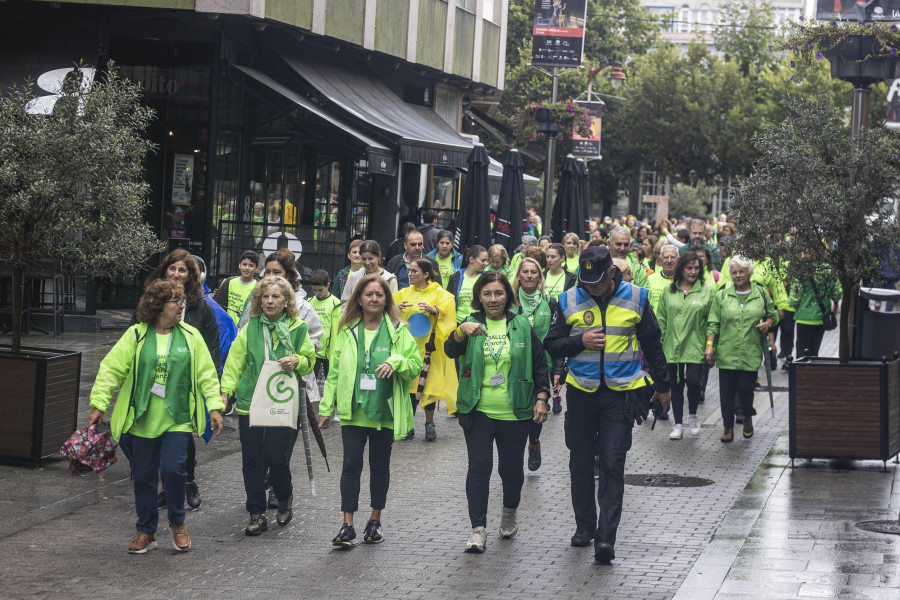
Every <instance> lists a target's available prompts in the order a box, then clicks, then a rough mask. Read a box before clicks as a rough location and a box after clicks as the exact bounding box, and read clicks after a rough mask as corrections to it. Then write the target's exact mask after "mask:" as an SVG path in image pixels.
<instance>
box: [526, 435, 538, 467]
mask: <svg viewBox="0 0 900 600" xmlns="http://www.w3.org/2000/svg"><path fill="white" fill-rule="evenodd" d="M540 468H541V442H540V440H538V441H537V442H535V443H533V444H528V470H529V471H537V470H538V469H540Z"/></svg>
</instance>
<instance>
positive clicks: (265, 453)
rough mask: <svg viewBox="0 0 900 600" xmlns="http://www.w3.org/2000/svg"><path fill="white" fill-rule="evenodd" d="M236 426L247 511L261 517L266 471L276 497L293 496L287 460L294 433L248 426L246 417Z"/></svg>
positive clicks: (272, 428)
mask: <svg viewBox="0 0 900 600" xmlns="http://www.w3.org/2000/svg"><path fill="white" fill-rule="evenodd" d="M238 424H239V427H240V436H241V459H242V462H243V474H244V491H245V492H246V494H247V503H246V508H247V512H248V513H250V514H251V515H260V514H262V513H264V512H266V485H265V479H266V469H268V470H269V484H270V485H271V486H272V487H273V488H274V489H275V496H276V497H278V498H281V499H285V500H286V499H287V498H290V497H291V494H293V493H294V487H293V485H292V484H291V465H290V461H291V446H292V443H293V442H292V440H293V439H295V437H294V435H295V434H294V430H293V429H292V428H290V427H250V416H249V415H240V416H239V417H238Z"/></svg>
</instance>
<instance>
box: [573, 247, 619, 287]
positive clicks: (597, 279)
mask: <svg viewBox="0 0 900 600" xmlns="http://www.w3.org/2000/svg"><path fill="white" fill-rule="evenodd" d="M612 264H613V262H612V257H611V256H610V255H609V248H607V247H606V246H588V247H587V248H585V249H584V252H582V253H581V256H580V257H579V258H578V280H579V281H580V282H581V283H586V284H588V285H594V284H597V283H602V282H603V280H604V279H606V274H607V273H609V268H610V267H611V266H612Z"/></svg>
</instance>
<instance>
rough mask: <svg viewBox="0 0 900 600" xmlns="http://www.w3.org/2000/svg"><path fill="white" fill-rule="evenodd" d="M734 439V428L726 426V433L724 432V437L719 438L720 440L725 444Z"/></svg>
mask: <svg viewBox="0 0 900 600" xmlns="http://www.w3.org/2000/svg"><path fill="white" fill-rule="evenodd" d="M733 440H734V428H733V427H726V428H725V433H723V434H722V437H720V438H719V441H721V442H722V443H723V444H727V443H728V442H731V441H733Z"/></svg>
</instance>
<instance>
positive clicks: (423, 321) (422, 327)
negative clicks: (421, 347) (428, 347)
mask: <svg viewBox="0 0 900 600" xmlns="http://www.w3.org/2000/svg"><path fill="white" fill-rule="evenodd" d="M408 323H409V332H410V333H411V334H412V336H413V337H417V338H420V337H425V336H426V335H428V334H429V333H431V319H429V318H428V316H427V315H425V314H424V313H415V314H413V315H410V317H409V321H408Z"/></svg>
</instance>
